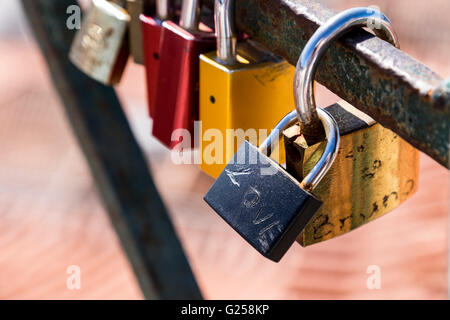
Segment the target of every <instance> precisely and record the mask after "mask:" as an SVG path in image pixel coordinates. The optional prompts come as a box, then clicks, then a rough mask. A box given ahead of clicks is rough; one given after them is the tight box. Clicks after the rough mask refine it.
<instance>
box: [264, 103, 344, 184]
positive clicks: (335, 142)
mask: <svg viewBox="0 0 450 320" xmlns="http://www.w3.org/2000/svg"><path fill="white" fill-rule="evenodd" d="M317 114H318V117H319V119H320V121H321V122H322V125H323V127H324V129H325V135H326V138H327V145H326V146H325V149H324V151H323V153H322V156H321V157H320V159H319V161H317V163H316V165H315V166H314V167H313V168H312V170H311V171H310V172H309V173H308V175H307V176H306V177H305V178H304V179H303V180H302V182H301V183H300V187H301V188H302V189H304V190H307V191H312V190H314V188H315V187H316V186H317V185H318V184H319V182H320V181H321V180H322V178H323V177H324V176H325V175H326V174H327V172H328V170H330V168H331V165H332V164H333V162H334V160H335V159H336V156H337V153H338V150H339V141H340V135H339V128H338V125H337V123H336V120H334V118H333V116H332V115H331V114H329V113H328V112H327V111H325V110H323V109H317ZM297 117H298V113H297V110H293V111H291V112H290V113H288V114H287V115H286V116H285V117H284V118H283V119H282V120H281V121H280V122H278V124H277V125H276V126H275V128H274V130H272V132H271V133H270V135H269V136H268V137H267V139H266V140H264V142H263V143H262V144H261V146H260V147H259V151H260V152H261V153H263V154H265V155H267V156H268V157H269V156H270V153H271V150H273V148H274V147H276V146H277V144H278V143H279V140H280V136H279V133H280V132H282V131H284V130H285V129H287V128H289V127H290V126H292V125H294V124H295V123H296V122H297V120H298V119H297Z"/></svg>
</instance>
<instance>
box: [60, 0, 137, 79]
mask: <svg viewBox="0 0 450 320" xmlns="http://www.w3.org/2000/svg"><path fill="white" fill-rule="evenodd" d="M130 20H131V18H130V16H129V15H128V13H127V12H126V11H125V10H124V9H123V8H122V7H120V6H119V5H117V4H115V3H112V2H108V1H106V0H93V1H92V6H91V8H90V9H89V12H88V14H87V15H86V18H85V20H84V21H83V25H82V27H81V29H80V30H79V31H78V32H77V34H76V36H75V38H74V41H73V43H72V48H71V50H70V54H69V57H70V60H71V61H72V63H74V64H75V65H76V66H77V67H78V68H79V69H80V70H82V71H83V72H84V73H86V74H87V75H89V76H90V77H92V78H93V79H95V80H97V81H99V82H102V83H104V84H108V85H109V84H116V83H118V82H119V81H120V79H121V77H122V74H123V71H124V69H125V65H126V63H127V60H128V55H129V50H128V44H127V41H126V40H127V28H128V24H129V22H130Z"/></svg>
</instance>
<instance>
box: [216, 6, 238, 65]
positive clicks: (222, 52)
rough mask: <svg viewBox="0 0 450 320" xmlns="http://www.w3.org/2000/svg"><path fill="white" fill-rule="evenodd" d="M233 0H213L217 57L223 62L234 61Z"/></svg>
mask: <svg viewBox="0 0 450 320" xmlns="http://www.w3.org/2000/svg"><path fill="white" fill-rule="evenodd" d="M233 5H234V0H215V3H214V24H215V29H216V37H217V58H218V59H219V60H220V61H221V62H222V63H224V64H233V63H235V62H236V42H237V41H236V35H235V30H234V15H233V8H234V6H233Z"/></svg>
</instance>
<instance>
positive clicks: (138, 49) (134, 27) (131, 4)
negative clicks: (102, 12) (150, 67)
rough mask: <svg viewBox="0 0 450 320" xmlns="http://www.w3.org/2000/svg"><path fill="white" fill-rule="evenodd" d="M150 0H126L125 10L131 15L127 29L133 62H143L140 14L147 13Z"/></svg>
mask: <svg viewBox="0 0 450 320" xmlns="http://www.w3.org/2000/svg"><path fill="white" fill-rule="evenodd" d="M151 2H152V1H151V0H127V7H126V8H127V11H128V14H129V15H130V17H131V22H130V27H129V31H128V35H129V39H130V53H131V56H132V57H133V60H134V62H136V63H138V64H144V53H143V42H142V40H143V39H142V26H141V20H140V15H141V14H142V15H149V12H150V5H151Z"/></svg>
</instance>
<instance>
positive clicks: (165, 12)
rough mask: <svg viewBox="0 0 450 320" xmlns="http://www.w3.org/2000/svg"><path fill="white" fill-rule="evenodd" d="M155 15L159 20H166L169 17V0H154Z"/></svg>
mask: <svg viewBox="0 0 450 320" xmlns="http://www.w3.org/2000/svg"><path fill="white" fill-rule="evenodd" d="M156 16H157V17H158V19H160V20H167V19H168V18H169V16H170V8H169V0H156Z"/></svg>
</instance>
